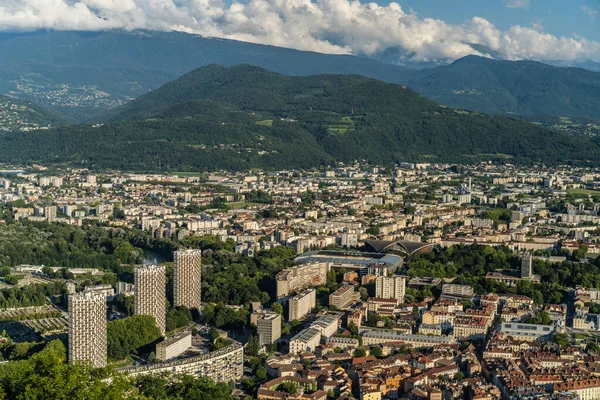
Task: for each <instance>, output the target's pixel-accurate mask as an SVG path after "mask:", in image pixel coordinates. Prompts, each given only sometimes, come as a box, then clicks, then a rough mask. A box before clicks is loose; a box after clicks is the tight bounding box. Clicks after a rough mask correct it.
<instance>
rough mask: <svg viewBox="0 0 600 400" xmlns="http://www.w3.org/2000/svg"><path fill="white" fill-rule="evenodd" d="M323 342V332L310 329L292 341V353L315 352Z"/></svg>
mask: <svg viewBox="0 0 600 400" xmlns="http://www.w3.org/2000/svg"><path fill="white" fill-rule="evenodd" d="M320 342H321V332H319V331H318V330H316V329H312V328H308V329H304V330H303V331H301V332H299V333H298V334H297V335H296V336H294V337H293V338H291V339H290V353H291V354H298V353H303V352H305V351H310V352H313V351H315V349H316V348H317V346H318V345H319V343H320Z"/></svg>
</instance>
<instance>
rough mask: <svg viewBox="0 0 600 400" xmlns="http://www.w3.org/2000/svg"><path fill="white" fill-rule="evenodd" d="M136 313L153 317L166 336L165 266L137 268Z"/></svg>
mask: <svg viewBox="0 0 600 400" xmlns="http://www.w3.org/2000/svg"><path fill="white" fill-rule="evenodd" d="M134 280H135V313H136V314H138V315H151V316H153V317H154V319H155V320H156V326H158V328H159V329H160V332H161V334H162V335H163V336H164V334H165V331H166V317H167V315H166V314H167V310H166V305H165V302H166V279H165V267H164V265H144V266H140V267H137V268H135V270H134Z"/></svg>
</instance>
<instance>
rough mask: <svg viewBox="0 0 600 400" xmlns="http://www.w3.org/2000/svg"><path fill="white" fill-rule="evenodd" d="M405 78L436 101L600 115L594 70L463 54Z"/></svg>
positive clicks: (503, 110)
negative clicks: (464, 55)
mask: <svg viewBox="0 0 600 400" xmlns="http://www.w3.org/2000/svg"><path fill="white" fill-rule="evenodd" d="M405 83H406V84H407V85H408V86H410V87H411V88H413V89H414V90H416V91H417V92H419V93H421V94H422V95H423V96H427V97H429V98H431V99H433V100H435V101H438V102H440V103H442V104H446V105H448V106H452V107H461V108H466V109H470V110H477V111H481V112H485V113H490V114H507V113H508V114H510V113H512V114H520V115H535V116H555V117H562V116H566V117H584V118H594V119H596V120H598V119H600V74H599V73H598V72H592V71H588V70H585V69H580V68H560V67H555V66H550V65H546V64H542V63H539V62H531V61H498V60H490V59H487V58H482V57H476V56H469V57H465V58H463V59H460V60H457V61H456V62H454V63H453V64H451V65H448V66H444V67H438V68H432V69H424V70H421V71H418V72H415V73H414V74H413V75H412V76H411V77H410V78H409V79H408V80H406V81H405Z"/></svg>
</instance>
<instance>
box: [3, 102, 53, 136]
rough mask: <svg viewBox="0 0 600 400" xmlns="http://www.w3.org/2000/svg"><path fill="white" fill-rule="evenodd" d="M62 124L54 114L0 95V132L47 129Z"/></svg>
mask: <svg viewBox="0 0 600 400" xmlns="http://www.w3.org/2000/svg"><path fill="white" fill-rule="evenodd" d="M61 124H64V121H63V120H62V119H61V118H60V117H58V116H56V115H55V114H54V113H52V112H50V111H48V110H45V109H44V108H42V107H40V106H38V105H36V104H33V103H31V102H28V101H23V100H19V99H15V98H12V97H8V96H3V95H0V132H9V131H21V132H24V131H30V130H36V129H47V128H50V127H53V126H57V125H61Z"/></svg>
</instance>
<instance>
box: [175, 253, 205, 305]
mask: <svg viewBox="0 0 600 400" xmlns="http://www.w3.org/2000/svg"><path fill="white" fill-rule="evenodd" d="M173 260H174V269H173V302H174V304H175V306H184V307H187V308H197V309H200V305H201V302H202V251H201V250H191V249H190V250H178V251H176V252H175V253H173Z"/></svg>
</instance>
